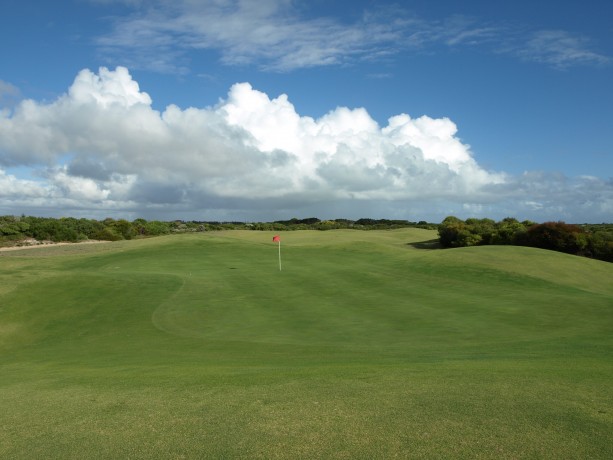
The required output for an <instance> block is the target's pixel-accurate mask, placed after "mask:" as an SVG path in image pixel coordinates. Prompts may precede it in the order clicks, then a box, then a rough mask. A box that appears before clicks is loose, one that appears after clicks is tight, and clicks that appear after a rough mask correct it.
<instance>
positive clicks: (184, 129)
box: [0, 67, 613, 221]
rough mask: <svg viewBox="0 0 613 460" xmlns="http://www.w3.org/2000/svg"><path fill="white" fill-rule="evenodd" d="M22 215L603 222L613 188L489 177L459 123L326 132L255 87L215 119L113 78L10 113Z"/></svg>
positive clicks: (326, 126)
mask: <svg viewBox="0 0 613 460" xmlns="http://www.w3.org/2000/svg"><path fill="white" fill-rule="evenodd" d="M26 173H27V174H26ZM26 176H29V177H26ZM22 212H23V213H38V214H41V213H44V214H47V215H49V214H51V215H58V214H59V215H62V214H63V215H88V216H93V217H96V216H108V215H117V216H122V217H139V216H144V217H146V218H186V219H202V220H205V219H208V220H212V219H223V220H225V219H233V220H271V219H274V218H287V217H295V216H305V215H316V216H318V217H322V218H326V217H328V218H330V217H348V218H359V217H364V216H373V217H390V218H391V217H403V218H409V219H417V220H422V219H426V220H437V219H441V218H442V217H444V216H445V215H448V214H456V215H486V216H489V217H497V216H498V214H500V215H501V216H502V217H504V216H506V215H513V216H518V217H525V218H528V217H530V218H537V220H539V219H538V217H539V216H541V219H540V220H546V219H548V218H556V219H566V220H572V221H585V220H595V221H602V220H606V219H607V217H606V216H608V219H609V220H610V216H611V215H613V184H612V182H611V181H610V180H609V181H608V182H607V181H605V180H602V179H599V178H596V177H580V178H573V179H571V178H566V177H564V176H559V175H555V174H545V173H538V172H530V173H525V174H524V175H523V176H521V177H512V176H509V175H508V174H505V173H502V172H492V171H487V170H485V169H483V168H482V167H481V166H480V165H479V164H478V163H477V161H476V160H475V158H474V157H473V154H472V152H471V151H470V147H469V146H468V145H467V144H465V143H463V142H462V141H461V140H460V138H459V137H458V136H457V127H456V125H455V124H454V123H453V122H452V121H451V120H449V119H447V118H439V119H433V118H430V117H428V116H421V117H419V118H411V117H410V116H409V115H407V114H399V115H394V116H392V117H390V118H389V120H388V121H387V124H386V125H385V126H379V124H378V123H377V122H376V121H375V120H373V119H372V118H371V116H370V115H369V114H368V112H367V111H366V109H364V108H355V109H350V108H346V107H337V108H335V109H333V110H330V111H329V112H328V113H327V114H325V115H324V116H322V117H321V118H318V119H315V118H312V117H309V116H304V115H300V114H298V113H297V112H296V110H295V108H294V106H293V105H292V104H291V102H290V100H289V98H288V96H287V95H285V94H281V95H279V96H277V97H275V98H271V97H269V96H268V95H267V94H265V93H263V92H261V91H258V90H256V89H254V88H252V86H251V85H250V84H249V83H237V84H235V85H233V86H232V87H231V88H230V90H229V92H228V94H227V96H226V97H225V99H223V100H220V102H219V103H218V104H217V105H215V106H212V107H204V108H195V107H190V108H185V109H182V108H179V107H178V106H176V105H169V106H168V107H166V109H165V110H164V111H161V112H160V111H157V110H154V109H153V108H152V99H151V97H150V96H149V95H148V94H147V93H146V92H144V91H141V89H140V88H139V85H138V83H137V82H136V81H134V80H133V79H132V77H131V75H130V73H129V71H128V70H127V69H126V68H124V67H117V68H116V69H115V70H109V69H106V68H104V67H102V68H100V69H99V71H98V73H94V72H92V71H90V70H87V69H85V70H82V71H81V72H79V74H78V75H77V76H76V78H75V80H74V82H73V84H72V85H71V86H70V88H69V89H68V91H67V92H66V93H65V94H63V95H62V96H61V97H59V98H58V99H57V100H55V101H53V102H50V103H46V102H37V101H34V100H23V101H21V102H20V103H19V104H17V105H16V106H14V107H13V108H12V109H9V108H5V109H3V110H2V111H1V112H0V213H18V214H19V213H22Z"/></svg>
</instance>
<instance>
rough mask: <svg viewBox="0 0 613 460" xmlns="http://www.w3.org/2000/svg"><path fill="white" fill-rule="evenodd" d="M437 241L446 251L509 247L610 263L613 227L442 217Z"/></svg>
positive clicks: (612, 255)
mask: <svg viewBox="0 0 613 460" xmlns="http://www.w3.org/2000/svg"><path fill="white" fill-rule="evenodd" d="M438 233H439V241H440V244H441V246H443V247H446V248H457V247H465V246H476V245H487V244H513V245H520V246H531V247H535V248H542V249H550V250H552V251H560V252H565V253H567V254H576V255H582V256H587V257H593V258H596V259H600V260H606V261H609V262H612V261H613V226H610V225H607V224H602V225H590V226H587V225H586V226H579V225H571V224H566V223H564V222H545V223H542V224H535V223H534V222H530V221H524V222H519V221H518V220H517V219H514V218H512V217H507V218H506V219H503V220H501V221H500V222H494V221H493V220H491V219H467V220H466V221H463V220H461V219H458V218H457V217H454V216H449V217H446V218H445V219H444V220H443V222H442V223H441V224H440V225H439V229H438Z"/></svg>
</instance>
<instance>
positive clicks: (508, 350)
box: [0, 229, 613, 459]
mask: <svg viewBox="0 0 613 460" xmlns="http://www.w3.org/2000/svg"><path fill="white" fill-rule="evenodd" d="M281 237H282V257H283V271H281V272H280V271H279V268H278V265H277V247H276V245H275V244H273V243H272V242H271V239H272V233H265V232H248V231H244V232H243V231H228V232H219V233H208V234H198V235H177V236H168V237H160V238H155V239H149V240H138V241H124V242H116V243H108V244H104V245H87V246H81V245H75V246H61V247H49V248H36V249H28V250H23V251H14V252H10V253H8V252H7V253H1V254H0V280H1V283H0V407H2V411H1V414H0V426H1V427H2V429H1V430H0V457H1V458H38V457H43V456H44V457H47V458H49V457H51V458H203V457H210V458H232V457H240V458H322V457H324V458H369V459H370V458H391V457H403V458H405V457H428V458H432V457H441V458H442V457H481V458H527V457H530V458H532V457H547V458H611V457H613V449H612V447H611V446H613V435H612V434H611V433H613V407H612V402H613V401H612V400H613V397H612V396H611V394H612V393H611V391H610V390H611V384H610V382H611V381H612V378H613V365H612V364H613V360H612V359H611V356H612V354H611V352H612V351H613V350H612V344H613V339H612V337H613V334H612V333H613V283H611V280H612V279H613V266H612V265H611V264H607V263H605V262H599V261H594V260H590V259H584V258H579V257H574V256H569V255H565V254H561V253H555V252H549V251H542V250H537V249H530V248H520V247H496V246H488V247H478V248H463V249H453V250H432V249H420V248H430V247H433V245H431V244H426V243H425V242H427V241H429V240H432V239H433V238H435V237H436V233H435V232H432V231H427V230H421V229H403V230H395V231H380V232H359V231H350V230H347V231H344V230H339V231H329V232H315V231H300V232H289V233H283V234H282V235H281Z"/></svg>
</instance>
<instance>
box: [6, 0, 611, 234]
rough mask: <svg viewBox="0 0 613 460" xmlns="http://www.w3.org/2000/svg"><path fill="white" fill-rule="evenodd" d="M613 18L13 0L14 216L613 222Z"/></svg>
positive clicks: (591, 7) (542, 7)
mask: <svg viewBox="0 0 613 460" xmlns="http://www.w3.org/2000/svg"><path fill="white" fill-rule="evenodd" d="M611 17H613V4H611V2H608V1H604V0H601V1H594V0H590V1H581V2H579V1H565V2H555V5H554V4H553V3H552V2H547V1H523V0H520V1H515V2H491V1H470V0H469V1H464V2H457V1H437V2H432V1H421V0H420V1H406V2H386V1H377V2H375V1H352V2H340V1H338V2H330V1H323V0H314V1H309V2H298V1H288V0H261V1H258V2H255V1H234V0H216V1H189V0H174V1H171V2H170V1H164V0H153V1H139V0H125V1H121V0H73V1H68V0H63V1H56V2H48V1H42V0H41V1H27V0H4V1H3V2H2V6H0V53H1V54H0V55H1V56H2V59H1V60H0V214H21V213H25V214H35V215H51V216H66V215H70V216H85V217H94V218H104V217H107V216H112V217H125V218H136V217H145V218H150V219H153V218H159V219H175V218H179V219H197V220H218V219H219V220H264V221H266V220H274V219H284V218H291V217H310V216H316V217H320V218H336V217H338V218H360V217H378V218H403V219H409V220H428V221H433V222H437V221H440V220H441V219H443V218H444V217H445V216H447V215H456V216H458V217H462V218H466V217H473V216H474V217H490V218H494V219H501V218H504V217H507V216H514V217H517V218H519V219H531V220H535V221H546V220H565V221H567V222H604V221H608V222H611V221H612V220H613V219H612V217H613V178H612V176H613V136H612V135H611V132H612V131H613V129H612V128H613V84H612V82H613V39H612V37H613V25H612V24H611V22H610V18H611Z"/></svg>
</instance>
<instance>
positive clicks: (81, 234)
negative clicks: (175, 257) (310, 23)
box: [0, 216, 438, 243]
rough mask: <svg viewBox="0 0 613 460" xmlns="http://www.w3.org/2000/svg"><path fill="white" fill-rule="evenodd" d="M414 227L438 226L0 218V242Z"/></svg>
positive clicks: (312, 221) (389, 222) (310, 220)
mask: <svg viewBox="0 0 613 460" xmlns="http://www.w3.org/2000/svg"><path fill="white" fill-rule="evenodd" d="M405 227H417V228H425V229H428V230H436V229H437V228H438V225H437V224H429V223H427V222H424V221H421V222H409V221H406V220H388V219H379V220H377V219H358V220H356V221H354V220H349V219H335V220H319V219H317V218H315V217H311V218H308V219H291V220H282V221H275V222H255V223H245V222H217V221H189V222H186V221H182V220H175V221H170V222H163V221H159V220H150V221H147V220H145V219H136V220H134V221H132V222H129V221H127V220H125V219H118V220H116V219H111V218H108V219H104V220H102V221H98V220H93V219H76V218H73V217H62V218H60V219H55V218H50V217H30V216H21V217H19V216H0V243H2V242H11V241H19V240H23V239H24V238H34V239H36V240H39V241H45V240H46V241H53V242H60V241H67V242H79V241H85V240H108V241H117V240H130V239H133V238H138V237H147V236H158V235H167V234H170V233H190V232H204V231H211V230H273V231H283V230H332V229H340V228H344V229H346V228H353V229H357V230H381V229H391V228H405Z"/></svg>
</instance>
